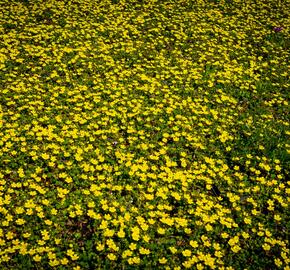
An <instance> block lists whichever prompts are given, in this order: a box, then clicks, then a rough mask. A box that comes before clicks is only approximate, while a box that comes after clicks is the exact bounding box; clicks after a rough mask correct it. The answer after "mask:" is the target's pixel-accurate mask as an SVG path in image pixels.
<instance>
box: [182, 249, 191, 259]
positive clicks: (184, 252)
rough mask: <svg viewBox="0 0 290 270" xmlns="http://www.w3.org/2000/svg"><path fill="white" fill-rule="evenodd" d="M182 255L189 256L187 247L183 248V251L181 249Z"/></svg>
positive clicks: (189, 252)
mask: <svg viewBox="0 0 290 270" xmlns="http://www.w3.org/2000/svg"><path fill="white" fill-rule="evenodd" d="M182 255H183V256H184V257H189V256H191V251H190V250H189V249H185V250H184V251H182Z"/></svg>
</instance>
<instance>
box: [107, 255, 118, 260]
mask: <svg viewBox="0 0 290 270" xmlns="http://www.w3.org/2000/svg"><path fill="white" fill-rule="evenodd" d="M107 257H108V259H109V260H111V261H115V260H116V259H117V256H116V255H115V254H114V253H109V254H108V255H107Z"/></svg>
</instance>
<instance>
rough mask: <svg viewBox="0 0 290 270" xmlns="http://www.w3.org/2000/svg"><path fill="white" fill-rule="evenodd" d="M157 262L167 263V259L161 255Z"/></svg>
mask: <svg viewBox="0 0 290 270" xmlns="http://www.w3.org/2000/svg"><path fill="white" fill-rule="evenodd" d="M159 263H160V264H166V263H167V259H166V258H165V257H162V258H161V259H159Z"/></svg>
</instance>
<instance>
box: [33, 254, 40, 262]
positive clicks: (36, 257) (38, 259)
mask: <svg viewBox="0 0 290 270" xmlns="http://www.w3.org/2000/svg"><path fill="white" fill-rule="evenodd" d="M33 260H34V261H36V262H40V261H41V256H39V255H38V254H37V255H34V256H33Z"/></svg>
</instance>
